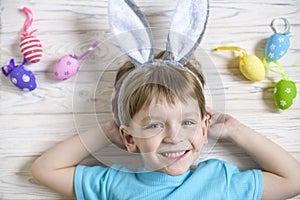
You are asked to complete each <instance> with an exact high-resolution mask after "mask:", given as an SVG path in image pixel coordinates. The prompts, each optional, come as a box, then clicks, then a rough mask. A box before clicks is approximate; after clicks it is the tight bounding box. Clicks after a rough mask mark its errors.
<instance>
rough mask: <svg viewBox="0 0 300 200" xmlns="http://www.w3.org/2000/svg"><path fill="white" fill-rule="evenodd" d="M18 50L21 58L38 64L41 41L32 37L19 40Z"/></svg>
mask: <svg viewBox="0 0 300 200" xmlns="http://www.w3.org/2000/svg"><path fill="white" fill-rule="evenodd" d="M20 48H21V52H22V54H23V56H24V57H25V58H26V59H27V60H28V61H30V62H32V63H37V62H39V61H40V59H41V57H42V55H43V49H42V44H41V41H40V40H39V39H37V38H36V37H35V36H32V35H28V36H25V37H22V38H21V41H20Z"/></svg>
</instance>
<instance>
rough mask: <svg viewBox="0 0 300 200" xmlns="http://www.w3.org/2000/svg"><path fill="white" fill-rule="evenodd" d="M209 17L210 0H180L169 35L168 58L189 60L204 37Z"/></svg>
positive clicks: (180, 61)
mask: <svg viewBox="0 0 300 200" xmlns="http://www.w3.org/2000/svg"><path fill="white" fill-rule="evenodd" d="M207 19H208V0H184V1H183V0H178V3H177V7H176V10H175V12H174V14H173V19H172V22H171V26H170V31H169V35H168V43H167V53H168V59H170V60H175V61H176V62H179V63H181V64H185V63H186V62H187V59H188V58H189V57H190V56H191V55H192V53H193V52H194V51H195V49H196V48H197V47H198V45H199V43H200V41H201V39H202V36H203V34H204V31H205V27H206V24H207Z"/></svg>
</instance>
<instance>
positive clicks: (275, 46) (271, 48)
mask: <svg viewBox="0 0 300 200" xmlns="http://www.w3.org/2000/svg"><path fill="white" fill-rule="evenodd" d="M289 46H290V39H289V37H288V35H287V34H282V33H276V34H274V35H272V36H271V37H270V38H269V39H268V41H267V44H266V46H265V56H266V58H267V59H268V60H269V61H274V60H279V59H280V58H282V57H283V56H284V55H285V54H286V52H287V50H288V49H289Z"/></svg>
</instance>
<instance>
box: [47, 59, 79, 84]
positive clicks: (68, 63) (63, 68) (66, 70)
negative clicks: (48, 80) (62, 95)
mask: <svg viewBox="0 0 300 200" xmlns="http://www.w3.org/2000/svg"><path fill="white" fill-rule="evenodd" d="M78 70H79V61H78V59H77V57H76V56H72V55H66V56H63V57H62V58H61V59H59V60H58V61H57V63H56V64H55V66H54V69H53V75H54V77H55V78H56V79H57V80H66V79H68V78H70V77H72V76H74V75H75V74H76V73H77V72H78Z"/></svg>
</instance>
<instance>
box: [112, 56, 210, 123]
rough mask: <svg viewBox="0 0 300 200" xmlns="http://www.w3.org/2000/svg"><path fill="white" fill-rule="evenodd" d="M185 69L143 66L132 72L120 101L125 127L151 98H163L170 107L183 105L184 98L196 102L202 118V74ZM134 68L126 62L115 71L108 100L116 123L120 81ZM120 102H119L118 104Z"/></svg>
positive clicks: (203, 99)
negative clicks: (180, 103) (113, 91)
mask: <svg viewBox="0 0 300 200" xmlns="http://www.w3.org/2000/svg"><path fill="white" fill-rule="evenodd" d="M164 57H165V51H163V52H161V53H159V54H158V55H157V56H156V59H163V58H164ZM185 67H187V68H188V70H189V71H188V70H185V69H184V68H180V67H174V66H169V65H168V64H165V65H163V66H161V65H158V66H151V67H144V68H142V69H141V70H139V71H138V72H136V73H135V74H134V75H133V76H132V77H131V78H130V81H128V83H127V84H126V86H125V89H124V94H123V96H124V97H123V101H122V102H121V103H122V104H123V105H122V106H123V111H124V120H125V124H127V125H129V123H130V120H131V119H132V117H133V116H134V115H135V114H136V113H138V112H139V111H140V110H141V109H142V108H143V107H147V106H149V104H150V103H151V101H152V100H153V99H160V98H161V97H164V98H166V100H167V102H169V103H171V104H174V103H175V100H176V99H179V100H180V101H181V102H183V103H188V102H186V99H187V98H188V97H192V98H193V99H195V100H197V102H198V105H199V109H200V112H201V117H202V118H203V117H204V115H205V113H206V112H205V98H204V94H203V90H202V88H203V85H204V78H203V76H202V74H201V73H200V72H199V71H198V70H197V69H196V68H195V67H194V66H193V65H191V64H190V63H187V64H186V65H185ZM134 69H135V66H134V65H133V64H132V63H131V62H130V61H128V62H126V63H125V64H124V65H123V66H122V67H121V68H120V69H119V71H118V73H117V75H116V79H115V85H114V86H115V94H114V97H113V100H112V108H113V113H114V116H115V120H116V123H117V124H118V125H120V119H119V117H120V116H118V115H119V114H118V105H117V103H118V98H119V92H120V88H121V85H122V84H123V82H124V79H125V78H126V77H127V76H128V74H129V73H130V72H132V71H133V70H134ZM119 103H120V102H119Z"/></svg>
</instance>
